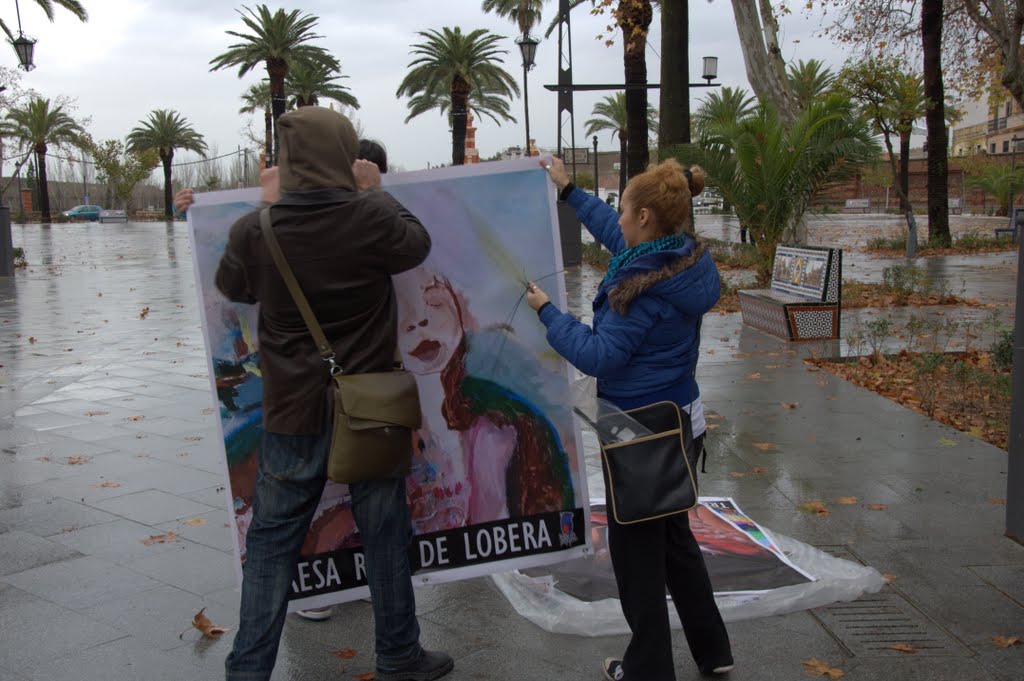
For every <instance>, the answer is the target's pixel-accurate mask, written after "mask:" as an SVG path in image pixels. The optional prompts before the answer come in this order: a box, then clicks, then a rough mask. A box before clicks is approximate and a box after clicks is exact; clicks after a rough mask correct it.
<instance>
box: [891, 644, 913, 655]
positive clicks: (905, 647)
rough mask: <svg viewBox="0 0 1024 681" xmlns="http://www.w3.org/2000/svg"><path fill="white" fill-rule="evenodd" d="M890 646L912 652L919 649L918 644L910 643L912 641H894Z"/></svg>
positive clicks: (903, 651)
mask: <svg viewBox="0 0 1024 681" xmlns="http://www.w3.org/2000/svg"><path fill="white" fill-rule="evenodd" d="M889 647H890V648H892V649H893V650H898V651H900V652H901V653H911V654H912V653H916V652H917V650H918V648H917V646H914V645H913V644H910V643H893V644H892V645H891V646H889Z"/></svg>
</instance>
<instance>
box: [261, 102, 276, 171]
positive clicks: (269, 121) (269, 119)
mask: <svg viewBox="0 0 1024 681" xmlns="http://www.w3.org/2000/svg"><path fill="white" fill-rule="evenodd" d="M263 122H264V124H265V125H266V132H265V134H264V138H263V144H264V147H263V152H264V155H265V156H266V160H265V161H264V162H265V163H266V164H267V167H268V168H269V167H270V166H271V165H272V159H271V151H272V150H273V148H274V116H273V114H272V113H271V112H270V107H267V108H266V109H264V111H263Z"/></svg>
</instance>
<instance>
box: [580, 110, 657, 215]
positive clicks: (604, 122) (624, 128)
mask: <svg viewBox="0 0 1024 681" xmlns="http://www.w3.org/2000/svg"><path fill="white" fill-rule="evenodd" d="M590 115H591V116H593V118H591V119H589V120H588V121H587V122H586V123H584V125H585V126H586V129H585V131H584V133H583V134H584V135H586V136H587V137H589V136H591V135H594V134H597V133H599V132H603V131H605V130H607V131H609V132H611V134H612V137H613V138H614V137H615V136H616V135H617V136H618V138H619V159H620V160H621V162H620V163H619V200H620V201H621V200H622V192H623V191H625V189H626V163H625V161H626V157H627V155H628V151H629V132H628V127H629V125H628V116H627V115H626V93H624V92H616V93H615V94H614V95H607V96H605V98H604V99H603V100H601V101H600V102H598V103H597V104H595V105H594V109H593V110H592V111H591V112H590ZM647 125H648V126H649V127H651V128H655V127H657V125H658V112H657V111H655V109H654V107H653V106H651V105H650V104H648V105H647Z"/></svg>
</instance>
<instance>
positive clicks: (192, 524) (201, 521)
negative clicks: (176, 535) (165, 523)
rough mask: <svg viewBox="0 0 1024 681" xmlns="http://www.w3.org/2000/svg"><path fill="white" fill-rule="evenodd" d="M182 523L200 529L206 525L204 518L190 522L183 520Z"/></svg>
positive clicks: (192, 519) (193, 519)
mask: <svg viewBox="0 0 1024 681" xmlns="http://www.w3.org/2000/svg"><path fill="white" fill-rule="evenodd" d="M182 522H183V523H184V524H186V525H191V526H192V527H199V526H200V525H205V524H206V521H205V520H203V519H202V518H189V519H188V520H183V521H182Z"/></svg>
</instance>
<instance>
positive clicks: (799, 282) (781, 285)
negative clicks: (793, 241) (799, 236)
mask: <svg viewBox="0 0 1024 681" xmlns="http://www.w3.org/2000/svg"><path fill="white" fill-rule="evenodd" d="M842 273H843V251H842V249H839V248H818V247H813V246H803V247H793V246H777V247H776V248H775V263H774V266H773V268H772V282H771V288H766V289H750V290H744V291H740V292H739V297H740V309H741V310H742V312H743V323H744V324H747V325H749V326H753V327H754V328H756V329H760V330H762V331H765V332H767V333H770V334H772V335H774V336H778V337H780V338H784V339H786V340H828V339H833V338H839V323H840V312H841V308H842V287H843V283H842Z"/></svg>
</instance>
